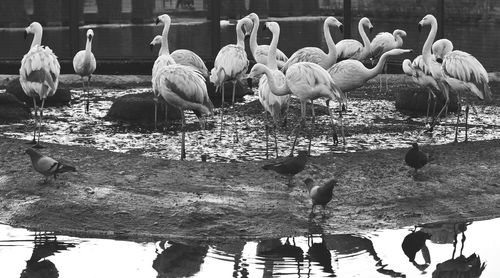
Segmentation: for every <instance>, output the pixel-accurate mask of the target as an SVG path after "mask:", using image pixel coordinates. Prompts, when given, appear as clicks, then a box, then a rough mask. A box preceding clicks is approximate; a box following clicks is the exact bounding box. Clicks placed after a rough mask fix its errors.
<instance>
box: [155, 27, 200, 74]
mask: <svg viewBox="0 0 500 278" xmlns="http://www.w3.org/2000/svg"><path fill="white" fill-rule="evenodd" d="M158 44H159V45H162V36H161V35H157V36H155V37H154V38H153V40H152V41H151V43H150V44H149V46H150V48H151V50H152V49H153V46H155V45H158ZM163 51H165V50H163ZM160 55H161V53H160V52H158V56H160ZM170 57H172V59H174V61H175V63H176V64H180V65H184V66H190V67H192V68H194V69H196V70H198V71H199V72H201V75H203V77H204V78H208V69H207V66H206V65H205V62H203V59H201V57H200V56H198V55H197V54H196V53H194V52H193V51H191V50H188V49H176V50H175V51H174V52H172V53H170Z"/></svg>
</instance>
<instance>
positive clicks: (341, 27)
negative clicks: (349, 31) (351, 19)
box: [339, 24, 344, 33]
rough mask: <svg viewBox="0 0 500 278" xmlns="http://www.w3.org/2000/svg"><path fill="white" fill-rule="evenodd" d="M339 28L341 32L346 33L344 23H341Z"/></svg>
mask: <svg viewBox="0 0 500 278" xmlns="http://www.w3.org/2000/svg"><path fill="white" fill-rule="evenodd" d="M339 29H340V33H344V25H342V24H341V25H340V26H339Z"/></svg>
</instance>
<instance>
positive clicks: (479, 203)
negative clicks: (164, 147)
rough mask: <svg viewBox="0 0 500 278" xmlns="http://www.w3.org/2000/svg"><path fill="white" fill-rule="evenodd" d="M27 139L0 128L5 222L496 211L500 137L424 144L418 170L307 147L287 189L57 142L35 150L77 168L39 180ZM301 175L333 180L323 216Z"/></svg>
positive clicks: (226, 168) (176, 230)
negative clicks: (310, 153)
mask: <svg viewBox="0 0 500 278" xmlns="http://www.w3.org/2000/svg"><path fill="white" fill-rule="evenodd" d="M497 96H498V95H497ZM0 136H1V135H0ZM24 143H25V142H24V141H22V140H17V139H10V138H5V137H0V154H1V156H0V211H1V214H0V222H3V223H7V224H11V225H14V226H21V227H26V228H31V229H40V230H51V231H56V232H60V233H64V234H70V235H79V236H96V237H110V238H126V239H133V240H143V239H149V240H152V239H159V238H163V239H164V238H169V239H172V238H184V239H191V238H192V239H199V240H209V241H223V240H227V239H231V238H233V239H234V238H245V239H257V238H268V237H279V236H286V235H301V234H304V233H307V232H321V231H323V232H325V233H352V232H362V231H370V230H375V229H382V228H395V227H402V226H407V225H415V224H418V223H425V222H434V221H441V220H449V219H463V218H467V219H484V218H493V217H499V216H500V140H490V141H478V142H470V143H459V144H447V145H424V146H422V148H423V150H424V151H426V152H428V153H430V154H431V155H432V156H433V158H434V160H433V161H432V162H431V163H430V164H429V165H427V166H426V167H424V169H423V170H422V171H421V173H420V174H419V175H418V176H417V177H416V178H415V179H414V178H413V177H412V176H411V172H410V169H409V168H408V167H407V166H406V165H405V164H404V155H405V153H406V150H407V149H391V150H376V151H363V152H356V153H345V154H327V155H321V156H314V157H310V159H309V162H308V164H307V167H306V169H305V170H304V171H303V172H302V173H300V174H298V175H297V176H296V177H295V179H294V184H295V186H294V187H288V186H287V185H286V179H285V178H283V177H281V176H279V175H278V174H276V173H274V172H271V171H265V170H262V169H261V166H262V165H264V164H266V163H267V162H266V161H255V162H245V163H215V162H208V163H202V162H194V161H184V162H182V161H175V160H163V159H155V158H150V157H144V156H141V155H138V154H120V153H114V152H109V151H101V150H96V149H93V148H88V147H81V146H64V145H56V144H46V145H47V148H45V149H43V150H42V152H43V153H49V154H50V155H51V156H52V157H54V158H56V159H63V161H67V162H68V163H71V164H73V165H75V166H76V167H77V169H78V172H77V173H67V174H63V175H61V176H60V178H59V179H57V180H56V181H51V182H50V183H48V184H44V183H43V177H42V176H41V175H39V174H38V173H36V172H35V171H34V170H33V169H32V167H31V163H30V160H29V157H28V156H27V155H25V154H24V150H25V148H26V145H25V144H24ZM306 177H313V178H314V179H315V180H317V181H318V182H321V181H324V180H326V179H329V178H332V177H335V178H336V179H337V180H338V182H339V186H338V187H337V188H335V190H334V199H333V200H332V202H331V203H330V204H329V206H328V209H327V215H326V217H325V218H322V217H321V215H320V214H318V215H317V216H316V217H315V218H312V219H311V218H310V217H309V212H310V207H311V202H310V199H309V197H308V194H307V192H306V189H305V186H304V184H303V182H302V181H303V180H304V179H305V178H306ZM318 211H319V208H318Z"/></svg>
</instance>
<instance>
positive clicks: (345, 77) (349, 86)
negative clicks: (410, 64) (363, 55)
mask: <svg viewBox="0 0 500 278" xmlns="http://www.w3.org/2000/svg"><path fill="white" fill-rule="evenodd" d="M410 52H412V50H411V49H399V48H396V49H392V50H389V51H387V52H385V53H384V54H382V56H381V57H380V59H379V60H378V62H377V65H376V66H375V67H373V68H371V69H368V68H366V67H365V66H364V65H363V63H361V62H360V61H358V60H352V59H348V60H344V61H340V62H338V63H336V64H335V65H333V66H332V67H331V68H329V69H328V73H329V74H330V76H331V77H332V79H333V82H335V84H336V85H337V86H338V87H339V88H340V90H342V92H344V93H345V92H349V91H352V90H354V89H356V88H359V87H361V86H363V85H364V84H365V83H366V82H367V81H368V80H370V79H372V78H374V77H375V76H377V75H378V74H380V73H381V72H382V70H383V68H384V65H385V63H386V60H387V59H388V58H389V57H390V56H395V55H401V54H404V53H410Z"/></svg>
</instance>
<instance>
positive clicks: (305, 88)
mask: <svg viewBox="0 0 500 278" xmlns="http://www.w3.org/2000/svg"><path fill="white" fill-rule="evenodd" d="M286 81H287V84H288V87H289V88H290V90H291V91H292V92H300V94H301V95H297V96H298V97H299V98H301V99H304V98H305V99H316V98H318V97H320V95H319V94H317V93H318V92H319V91H321V90H324V89H327V90H330V91H332V92H333V94H334V95H335V97H336V98H337V99H338V100H339V101H344V100H345V96H344V94H343V93H342V91H341V90H340V88H339V87H337V86H336V85H335V83H334V81H333V79H332V77H331V76H330V75H329V74H328V72H327V71H326V70H325V69H324V68H322V67H321V66H320V65H318V64H315V63H311V62H300V63H297V64H294V65H292V66H291V67H290V68H289V69H288V71H287V74H286ZM302 93H303V95H302Z"/></svg>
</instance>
